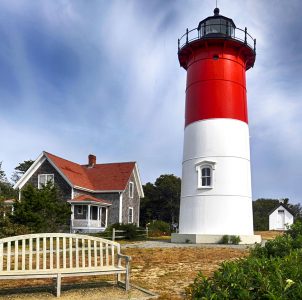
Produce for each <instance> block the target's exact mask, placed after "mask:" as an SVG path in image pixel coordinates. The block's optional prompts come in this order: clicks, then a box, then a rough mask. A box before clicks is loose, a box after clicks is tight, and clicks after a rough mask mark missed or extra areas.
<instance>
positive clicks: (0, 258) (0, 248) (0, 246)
mask: <svg viewBox="0 0 302 300" xmlns="http://www.w3.org/2000/svg"><path fill="white" fill-rule="evenodd" d="M0 271H3V244H2V243H1V242H0Z"/></svg>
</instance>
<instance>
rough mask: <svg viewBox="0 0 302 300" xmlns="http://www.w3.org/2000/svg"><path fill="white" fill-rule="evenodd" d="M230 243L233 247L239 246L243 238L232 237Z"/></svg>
mask: <svg viewBox="0 0 302 300" xmlns="http://www.w3.org/2000/svg"><path fill="white" fill-rule="evenodd" d="M229 241H230V243H231V244H233V245H238V244H239V243H240V242H241V238H240V236H238V235H231V236H230V239H229Z"/></svg>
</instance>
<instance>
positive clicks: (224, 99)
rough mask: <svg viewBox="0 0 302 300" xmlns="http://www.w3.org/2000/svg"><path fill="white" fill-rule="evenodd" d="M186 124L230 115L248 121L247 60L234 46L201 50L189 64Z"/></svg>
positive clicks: (231, 117) (232, 117)
mask: <svg viewBox="0 0 302 300" xmlns="http://www.w3.org/2000/svg"><path fill="white" fill-rule="evenodd" d="M187 66H188V68H187V74H188V77H187V90H186V115H185V125H186V126H187V125H189V124H191V123H193V122H196V121H200V120H206V119H214V118H230V119H236V120H240V121H243V122H245V123H248V115H247V100H246V80H245V69H246V67H245V63H244V61H243V59H242V57H241V56H238V53H236V52H234V50H233V49H231V50H230V51H228V49H226V48H223V47H216V46H214V47H211V46H209V48H208V49H207V51H204V49H202V50H199V51H198V52H197V53H196V55H194V57H191V58H190V59H189V60H188V64H187Z"/></svg>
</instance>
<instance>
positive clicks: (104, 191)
mask: <svg viewBox="0 0 302 300" xmlns="http://www.w3.org/2000/svg"><path fill="white" fill-rule="evenodd" d="M73 188H75V189H77V190H81V191H86V192H90V193H120V192H123V191H124V190H90V189H87V188H83V187H81V186H78V185H74V186H73Z"/></svg>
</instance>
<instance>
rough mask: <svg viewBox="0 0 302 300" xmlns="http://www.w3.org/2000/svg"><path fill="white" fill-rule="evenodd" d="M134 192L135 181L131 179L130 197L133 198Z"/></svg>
mask: <svg viewBox="0 0 302 300" xmlns="http://www.w3.org/2000/svg"><path fill="white" fill-rule="evenodd" d="M133 192H134V183H133V182H132V181H131V182H129V197H130V198H133Z"/></svg>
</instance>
